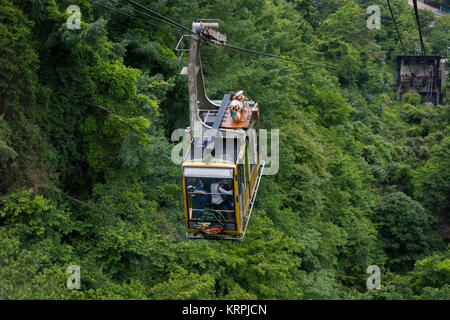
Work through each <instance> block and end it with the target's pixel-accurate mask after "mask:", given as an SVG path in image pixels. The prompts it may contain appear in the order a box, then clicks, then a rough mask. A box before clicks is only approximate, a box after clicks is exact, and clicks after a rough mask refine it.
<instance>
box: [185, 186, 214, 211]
mask: <svg viewBox="0 0 450 320" xmlns="http://www.w3.org/2000/svg"><path fill="white" fill-rule="evenodd" d="M187 191H188V192H189V194H190V195H191V197H192V206H193V209H195V214H194V216H196V215H198V214H199V213H201V211H202V210H203V209H204V208H205V205H206V204H207V203H208V198H209V197H208V196H209V195H208V194H207V193H206V189H205V186H204V184H203V182H202V181H201V180H200V179H198V180H196V179H194V178H189V179H188V180H187Z"/></svg>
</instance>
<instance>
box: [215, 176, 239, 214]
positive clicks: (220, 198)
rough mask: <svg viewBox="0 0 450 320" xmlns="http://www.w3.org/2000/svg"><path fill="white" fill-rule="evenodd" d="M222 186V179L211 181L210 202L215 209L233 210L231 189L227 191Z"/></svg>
mask: <svg viewBox="0 0 450 320" xmlns="http://www.w3.org/2000/svg"><path fill="white" fill-rule="evenodd" d="M222 186H223V181H222V180H221V179H217V180H216V181H214V182H213V183H211V204H212V205H213V208H214V209H216V210H233V209H234V207H233V198H232V196H233V191H232V190H230V191H228V190H226V189H224V188H223V187H222ZM224 197H225V199H224Z"/></svg>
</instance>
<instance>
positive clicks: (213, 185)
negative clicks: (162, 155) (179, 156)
mask: <svg viewBox="0 0 450 320" xmlns="http://www.w3.org/2000/svg"><path fill="white" fill-rule="evenodd" d="M217 28H218V24H217V23H211V22H194V23H193V28H192V30H193V31H194V32H196V33H197V35H198V37H196V36H191V42H190V48H189V50H186V49H184V51H189V65H188V67H185V68H183V70H182V72H181V73H182V74H187V75H188V84H189V108H190V127H189V128H188V129H187V131H188V132H189V135H190V142H191V143H190V147H189V149H188V151H187V153H186V155H185V158H184V161H183V163H182V170H183V182H182V186H183V196H184V211H185V223H186V236H187V237H188V238H189V239H220V240H243V239H244V237H245V233H246V230H247V226H248V222H249V220H250V216H251V211H252V209H253V204H254V201H255V198H256V194H257V191H258V186H259V182H260V181H261V176H262V171H263V168H264V162H263V161H262V160H261V159H260V156H259V128H260V123H259V107H258V103H256V102H254V101H245V99H243V98H244V96H243V92H242V91H240V92H238V93H237V94H236V95H231V94H225V95H224V97H223V99H222V100H220V101H211V100H209V99H208V97H207V96H206V93H205V89H204V82H203V72H202V67H201V62H200V55H199V44H200V42H199V40H200V37H204V36H206V35H207V36H208V37H209V38H210V39H213V40H214V41H219V42H224V41H225V40H226V37H225V36H224V35H222V34H220V33H218V32H217V31H216V30H217ZM180 43H181V39H180V42H179V44H180ZM177 48H178V46H177ZM186 69H187V70H186Z"/></svg>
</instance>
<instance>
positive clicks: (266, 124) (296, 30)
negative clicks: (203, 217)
mask: <svg viewBox="0 0 450 320" xmlns="http://www.w3.org/2000/svg"><path fill="white" fill-rule="evenodd" d="M96 1H97V2H99V3H102V4H105V5H107V6H109V7H112V8H115V9H116V10H119V11H120V12H125V13H127V14H133V15H135V13H133V12H132V11H129V10H127V9H124V8H122V7H120V6H118V5H116V4H114V3H112V2H110V1H106V0H96ZM139 2H140V3H141V4H143V5H145V6H147V7H149V8H151V9H153V10H155V11H157V12H159V13H161V14H163V15H165V16H167V17H170V18H171V19H173V20H175V21H177V22H179V23H181V24H183V25H184V26H187V27H189V26H190V25H191V23H192V21H194V20H195V19H199V18H217V19H220V21H221V23H220V31H221V32H222V33H224V34H226V35H227V37H228V42H229V43H230V44H233V45H237V46H241V47H246V48H251V49H254V50H258V51H264V52H267V53H272V54H277V55H283V56H286V57H293V58H296V59H299V60H304V61H309V62H314V63H318V64H326V65H333V66H338V67H339V69H331V68H322V67H317V66H311V65H307V64H303V65H302V64H294V63H291V62H287V61H281V60H275V59H271V58H269V57H264V56H256V55H250V54H246V53H242V52H239V51H234V50H229V49H226V48H223V47H218V46H214V45H208V46H203V47H202V51H201V53H202V62H203V65H204V71H205V78H206V87H207V92H208V95H209V96H210V97H211V98H213V99H221V97H222V96H223V94H224V93H227V92H229V91H230V90H233V91H237V90H240V89H242V90H244V91H245V94H246V95H247V96H248V97H250V98H251V99H254V100H256V101H258V102H259V104H260V110H261V121H262V127H263V128H266V129H279V130H280V167H279V171H278V173H277V174H276V175H273V176H264V177H263V180H262V182H261V186H260V190H259V195H258V198H257V201H256V205H255V209H254V212H253V214H252V220H251V221H250V224H249V227H248V231H247V235H246V239H245V241H244V242H219V241H187V240H186V239H185V236H184V214H183V203H182V193H181V169H180V167H179V166H177V165H175V164H173V163H172V161H171V158H170V155H171V150H172V148H173V146H174V145H175V143H174V142H171V140H170V136H171V133H172V131H173V130H174V129H176V128H185V127H186V126H188V121H189V117H188V90H187V78H186V77H185V76H182V75H179V71H180V67H181V65H180V62H179V61H178V60H177V56H176V52H175V51H174V48H175V46H176V44H177V42H178V39H179V37H180V34H179V33H178V32H177V31H176V29H173V28H172V27H170V26H168V25H165V24H161V23H159V22H157V21H154V20H150V19H149V18H148V17H145V16H140V18H141V19H144V20H147V21H148V22H151V23H154V24H156V25H157V26H159V27H157V26H152V25H148V24H145V23H144V22H142V21H139V20H136V19H132V18H130V17H128V16H125V15H121V14H119V13H117V12H114V11H111V10H108V9H105V8H103V7H101V6H97V5H95V4H93V3H91V2H90V1H87V0H80V1H74V0H61V1H56V0H0V299H450V284H449V283H450V247H449V244H448V241H449V237H450V231H449V226H450V222H449V219H450V218H449V212H450V136H449V133H450V123H449V121H450V109H449V107H448V105H447V106H444V105H438V106H426V105H422V104H420V99H417V96H416V95H414V94H408V95H405V96H404V98H403V101H397V100H396V99H395V79H396V77H397V76H398V75H397V72H396V66H395V63H396V59H395V56H394V54H396V53H402V49H401V45H400V43H399V41H398V37H397V34H396V31H395V27H394V24H393V22H392V19H391V18H390V14H389V11H388V8H387V4H386V1H381V0H378V1H377V0H370V1H364V0H358V1H352V0H322V1H320V5H319V7H318V8H316V7H315V6H314V1H312V0H291V1H286V0H215V1H205V0H191V1H184V0H156V1H155V0H139ZM391 3H392V7H393V9H394V14H395V16H396V19H397V22H398V24H399V29H400V33H401V35H402V39H403V42H404V44H405V47H406V49H407V50H408V51H409V52H414V49H415V45H416V44H417V43H418V37H419V35H418V32H417V26H416V24H415V20H414V14H413V11H412V9H411V7H410V6H409V5H408V3H407V1H404V0H391ZM72 4H76V5H78V6H79V7H80V8H81V13H82V22H81V29H79V30H69V29H68V28H67V26H66V22H67V19H68V18H69V16H71V14H70V13H67V11H66V9H67V7H68V6H69V5H72ZM373 4H377V5H379V6H380V8H381V13H382V18H381V28H380V29H379V30H377V29H373V30H369V29H368V28H367V25H366V21H367V19H368V17H369V14H367V13H366V8H367V7H368V6H369V5H373ZM420 17H421V21H422V23H423V25H424V28H423V35H424V38H425V39H424V40H425V46H426V48H427V50H428V52H432V53H440V54H443V55H445V54H446V44H447V43H448V42H449V41H450V15H445V16H443V17H438V18H435V17H434V16H433V14H432V13H431V12H429V11H421V12H420ZM163 28H164V29H163ZM167 29H169V30H167ZM355 70H356V71H355ZM443 92H444V95H445V97H446V100H447V101H450V85H449V84H447V85H446V87H444V88H443ZM70 265H78V266H80V270H81V290H69V289H67V287H66V280H67V278H68V277H69V276H70V275H69V274H67V273H66V272H67V268H68V267H69V266H70ZM370 265H378V266H379V267H380V268H381V272H382V275H381V289H380V290H376V291H368V290H367V288H366V279H367V278H368V277H369V276H370V275H369V274H367V273H366V270H367V267H368V266H370Z"/></svg>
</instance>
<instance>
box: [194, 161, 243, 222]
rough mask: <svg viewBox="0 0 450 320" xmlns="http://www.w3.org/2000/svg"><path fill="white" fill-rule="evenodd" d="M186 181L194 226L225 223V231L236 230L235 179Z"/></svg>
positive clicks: (198, 178) (197, 178)
mask: <svg viewBox="0 0 450 320" xmlns="http://www.w3.org/2000/svg"><path fill="white" fill-rule="evenodd" d="M185 169H186V168H185ZM196 169H199V168H196ZM201 169H204V168H201ZM227 170H228V169H227ZM230 170H231V172H232V171H233V169H230ZM185 179H186V180H185V182H186V198H187V199H186V200H187V207H188V212H189V220H190V221H192V223H194V224H195V222H202V223H204V222H213V223H214V222H217V223H223V224H224V225H225V224H226V228H225V229H228V230H236V221H235V217H236V215H235V208H234V188H233V186H234V184H233V179H224V178H201V177H187V178H185Z"/></svg>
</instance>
